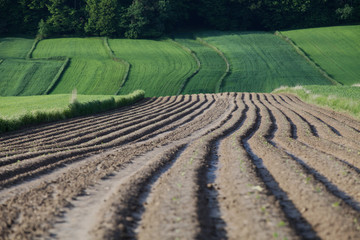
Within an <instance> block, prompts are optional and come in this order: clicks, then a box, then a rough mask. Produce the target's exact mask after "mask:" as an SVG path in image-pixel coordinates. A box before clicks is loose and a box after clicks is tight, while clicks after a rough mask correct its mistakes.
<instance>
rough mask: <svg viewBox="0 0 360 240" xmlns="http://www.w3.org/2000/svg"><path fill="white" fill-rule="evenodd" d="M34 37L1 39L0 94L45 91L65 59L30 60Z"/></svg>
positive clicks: (18, 94)
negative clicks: (29, 54)
mask: <svg viewBox="0 0 360 240" xmlns="http://www.w3.org/2000/svg"><path fill="white" fill-rule="evenodd" d="M33 44H34V40H33V39H26V38H0V96H31V95H41V94H44V93H45V92H46V90H47V88H48V87H49V85H50V84H51V82H52V80H53V79H54V78H55V77H56V75H57V73H58V71H59V69H60V68H61V66H62V65H63V61H61V60H60V59H58V60H53V59H52V60H49V59H46V60H45V59H37V60H33V59H29V58H28V57H27V55H28V52H29V51H30V50H31V48H32V46H33Z"/></svg>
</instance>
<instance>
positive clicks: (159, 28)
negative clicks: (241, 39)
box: [0, 0, 360, 38]
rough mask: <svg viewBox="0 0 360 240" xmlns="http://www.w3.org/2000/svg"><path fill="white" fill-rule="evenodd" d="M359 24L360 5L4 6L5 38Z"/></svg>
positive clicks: (79, 1)
mask: <svg viewBox="0 0 360 240" xmlns="http://www.w3.org/2000/svg"><path fill="white" fill-rule="evenodd" d="M41 20H43V21H41ZM359 21H360V0H0V34H14V33H24V34H36V31H37V30H38V29H39V31H41V34H40V35H41V36H42V37H44V36H55V35H74V34H76V35H94V36H116V37H128V38H148V37H158V36H160V35H162V34H164V33H167V32H171V31H173V30H176V29H178V28H189V27H202V28H215V29H222V30H230V29H231V30H275V29H290V28H301V27H317V26H326V25H335V24H348V23H358V22H359ZM40 22H41V23H40ZM39 23H40V24H39ZM44 30H46V32H45V34H44ZM39 33H40V32H39Z"/></svg>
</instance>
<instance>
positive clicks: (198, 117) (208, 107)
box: [135, 94, 218, 142]
mask: <svg viewBox="0 0 360 240" xmlns="http://www.w3.org/2000/svg"><path fill="white" fill-rule="evenodd" d="M205 96H206V99H207V103H206V104H205V105H204V107H202V108H198V109H197V110H194V111H193V112H192V113H191V114H188V115H187V116H186V117H184V118H182V119H179V120H177V121H175V122H174V123H173V124H171V125H168V126H165V127H163V128H160V129H158V130H156V131H154V132H152V133H151V134H148V135H145V136H143V137H141V138H139V139H137V140H135V142H141V141H145V140H147V139H149V138H152V137H155V136H157V135H163V134H166V133H169V132H171V131H173V130H175V129H176V128H178V127H179V126H181V125H184V124H185V123H186V124H188V123H189V124H195V125H196V124H197V122H204V121H205V122H206V119H205V118H206V117H207V116H208V115H210V116H217V114H216V113H215V112H214V111H218V110H217V109H216V108H214V107H213V105H214V104H215V103H216V101H217V99H218V98H217V97H215V96H213V95H210V94H205ZM208 112H209V113H208ZM212 112H213V113H212ZM207 121H208V120H207Z"/></svg>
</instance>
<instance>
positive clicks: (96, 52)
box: [33, 38, 126, 95]
mask: <svg viewBox="0 0 360 240" xmlns="http://www.w3.org/2000/svg"><path fill="white" fill-rule="evenodd" d="M56 56H65V57H69V58H71V60H70V64H69V66H68V68H67V69H66V71H65V72H64V74H63V76H62V78H61V81H59V82H58V84H57V85H56V86H55V88H54V90H53V91H52V93H53V94H64V93H71V92H72V90H73V89H75V88H76V89H77V91H78V93H79V94H110V95H111V94H115V93H116V92H117V91H118V90H119V88H120V85H121V82H122V79H123V76H124V74H125V69H126V68H125V66H124V65H123V64H122V63H120V62H116V61H113V60H112V59H111V58H110V56H109V54H108V52H107V50H106V48H105V46H104V43H103V39H101V38H58V39H46V40H43V41H40V42H39V44H38V45H37V47H36V49H35V51H34V53H33V57H34V58H49V57H56Z"/></svg>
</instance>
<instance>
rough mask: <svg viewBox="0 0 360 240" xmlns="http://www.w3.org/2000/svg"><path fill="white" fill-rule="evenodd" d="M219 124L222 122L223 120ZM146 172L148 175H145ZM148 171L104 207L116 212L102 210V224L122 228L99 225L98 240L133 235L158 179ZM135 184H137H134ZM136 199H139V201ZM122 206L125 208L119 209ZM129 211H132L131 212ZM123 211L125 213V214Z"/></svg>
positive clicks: (131, 181)
mask: <svg viewBox="0 0 360 240" xmlns="http://www.w3.org/2000/svg"><path fill="white" fill-rule="evenodd" d="M219 107H220V106H219ZM221 122H223V120H222V121H221ZM209 127H210V126H209ZM209 127H207V128H209ZM205 129H206V128H205ZM199 130H200V129H199ZM199 130H198V131H199ZM210 131H211V130H210ZM191 132H193V131H190V133H191ZM201 132H204V130H203V129H202V130H201ZM208 132H209V130H208ZM191 138H194V137H191ZM187 141H189V140H187ZM183 144H184V139H182V140H180V143H176V142H173V144H172V145H170V147H171V146H174V145H175V147H176V145H183ZM172 148H173V147H172ZM153 155H154V154H151V153H150V155H149V157H150V156H153ZM144 157H145V158H149V157H146V155H145V156H144ZM141 158H143V157H141ZM165 168H168V167H165ZM146 171H147V172H148V173H146ZM149 171H153V170H151V168H144V169H143V170H141V172H139V173H137V174H136V175H134V176H132V177H131V179H132V180H130V178H129V180H126V182H124V183H123V184H122V185H121V187H119V192H123V194H120V193H119V194H117V196H119V198H117V197H116V196H115V197H112V201H111V202H110V203H108V204H107V205H108V206H107V207H106V206H105V209H108V208H117V210H116V211H110V212H108V213H104V212H105V211H106V210H102V211H101V212H103V213H104V217H105V218H106V219H108V220H106V219H103V221H104V222H110V223H108V224H110V225H114V224H115V225H114V226H118V224H121V226H122V227H120V229H118V227H112V228H107V226H108V224H106V225H105V226H103V225H104V224H99V226H100V227H98V228H97V230H95V232H96V235H97V236H99V235H100V236H102V237H98V238H114V237H115V236H117V237H119V236H122V237H127V238H131V237H132V236H133V235H134V229H135V228H134V226H136V219H137V218H138V216H139V214H140V215H141V212H142V207H141V206H142V202H143V199H144V195H145V196H146V195H147V194H148V190H147V189H148V188H149V185H151V184H153V182H154V181H155V180H156V179H157V178H158V177H159V176H158V175H157V174H155V176H154V174H150V173H149ZM160 172H161V173H163V170H160ZM149 179H150V180H149ZM135 182H136V183H137V184H135ZM144 185H145V186H144ZM124 192H125V193H124ZM121 196H122V197H121ZM130 196H131V198H130ZM124 197H125V199H124ZM115 199H119V200H118V201H116V200H115ZM126 199H127V200H126ZM136 199H139V201H138V200H136ZM123 204H124V206H125V207H121V206H122V205H123ZM121 209H122V210H121ZM131 209H132V210H133V211H131ZM135 209H137V210H135ZM119 211H120V212H122V214H119ZM124 211H125V212H127V214H126V213H125V212H124ZM114 213H117V215H116V216H113V217H111V216H112V214H114ZM116 219H117V220H116ZM114 222H115V223H114Z"/></svg>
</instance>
